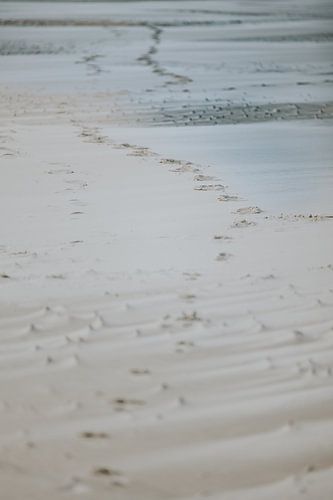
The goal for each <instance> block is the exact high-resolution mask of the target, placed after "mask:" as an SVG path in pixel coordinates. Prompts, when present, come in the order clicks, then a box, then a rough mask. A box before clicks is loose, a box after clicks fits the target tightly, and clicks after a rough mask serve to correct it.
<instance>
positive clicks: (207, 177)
mask: <svg viewBox="0 0 333 500" xmlns="http://www.w3.org/2000/svg"><path fill="white" fill-rule="evenodd" d="M193 180H194V181H197V182H204V181H214V180H215V178H214V177H212V176H211V175H203V174H199V175H195V176H194V178H193Z"/></svg>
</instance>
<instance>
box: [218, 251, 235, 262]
mask: <svg viewBox="0 0 333 500" xmlns="http://www.w3.org/2000/svg"><path fill="white" fill-rule="evenodd" d="M230 257H232V255H231V254H230V253H226V252H221V253H219V254H218V256H217V257H216V260H218V261H219V262H223V261H225V260H228V259H230Z"/></svg>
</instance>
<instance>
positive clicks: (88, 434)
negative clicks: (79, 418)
mask: <svg viewBox="0 0 333 500" xmlns="http://www.w3.org/2000/svg"><path fill="white" fill-rule="evenodd" d="M80 437H82V438H84V439H109V438H110V436H109V434H108V433H107V432H94V431H83V432H81V434H80Z"/></svg>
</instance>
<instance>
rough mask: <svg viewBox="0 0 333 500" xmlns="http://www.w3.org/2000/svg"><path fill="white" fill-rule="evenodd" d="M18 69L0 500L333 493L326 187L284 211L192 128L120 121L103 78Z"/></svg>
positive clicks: (4, 235)
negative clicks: (39, 80)
mask: <svg viewBox="0 0 333 500" xmlns="http://www.w3.org/2000/svg"><path fill="white" fill-rule="evenodd" d="M175 3H177V2H175ZM184 3H186V2H184ZM191 3H192V2H191ZM193 3H194V2H193ZM209 3H210V4H213V3H215V4H216V2H209ZM296 3H297V2H296ZM170 4H172V2H171V3H168V2H161V6H162V7H161V8H164V9H165V8H166V5H168V8H169V9H170V10H172V6H170ZM179 4H180V2H179ZM182 4H183V2H182ZM207 4H208V2H207ZM26 5H28V4H26ZM57 5H59V4H57ZM103 5H104V4H103ZM124 5H126V4H124ZM124 5H122V6H121V9H123V10H124V9H125V10H124V12H126V7H124ZM254 5H255V4H254ZM163 6H164V7H163ZM10 8H12V7H7V9H10ZM24 8H25V9H28V7H26V6H25V7H24ZM54 8H55V7H54ZM57 8H59V7H57ZM87 8H88V7H87ZM101 8H102V7H101ZM103 8H104V7H103ZM110 8H111V7H110ZM118 8H119V9H120V7H119V6H118ZM27 15H28V14H26V16H27ZM26 16H25V17H26ZM22 29H25V28H22ZM124 29H127V28H124ZM135 29H136V28H135ZM119 36H121V35H119ZM18 57H21V56H18ZM36 57H37V56H36ZM6 64H8V66H7V70H6V73H5V75H6V85H2V87H1V104H2V106H1V109H2V111H1V115H0V118H1V131H0V137H1V183H0V226H1V241H0V339H1V346H0V362H1V371H0V450H1V458H0V483H1V497H2V498H4V499H5V500H21V499H22V498H24V499H26V500H45V498H48V499H49V500H58V499H67V498H83V499H87V500H104V499H105V500H110V499H112V500H118V499H119V500H125V499H126V500H159V499H161V500H167V499H178V500H185V499H186V500H192V499H201V498H211V499H213V500H218V499H219V500H220V499H223V500H229V499H230V500H243V499H244V500H245V499H246V500H248V499H253V500H268V499H270V500H271V499H276V500H281V499H288V500H289V499H290V500H293V499H307V500H314V499H316V500H330V499H331V495H332V489H333V475H332V467H333V420H332V415H333V388H332V381H333V355H332V344H333V286H332V280H333V261H332V249H333V230H332V224H333V219H332V218H331V217H332V215H333V214H332V213H329V212H328V211H327V193H328V190H329V188H328V186H327V185H326V187H325V190H324V192H325V203H323V208H325V210H323V211H320V210H318V212H317V214H313V213H311V214H310V213H309V211H308V210H306V209H304V210H303V211H302V212H301V213H300V212H299V211H297V212H295V211H293V210H291V209H288V210H286V211H285V210H284V206H283V203H282V205H281V210H280V211H274V210H271V209H270V208H269V207H267V206H264V205H261V203H260V202H261V201H262V200H261V199H260V200H255V199H252V198H251V199H249V198H248V197H247V196H246V195H245V194H244V193H242V192H240V191H238V190H237V188H236V189H235V188H234V186H233V185H229V186H225V184H226V182H225V179H224V178H223V175H222V173H223V170H216V169H213V168H208V167H207V165H206V163H205V162H203V161H202V159H201V158H200V161H199V159H196V158H192V157H191V158H190V157H189V158H186V159H184V158H183V155H181V154H180V156H179V157H181V158H182V159H181V160H179V159H178V158H179V157H177V156H176V155H175V153H174V151H175V150H177V151H180V153H181V151H182V144H185V143H182V141H183V135H182V134H183V132H181V131H180V132H179V136H178V142H177V137H173V139H172V140H173V144H172V146H171V145H170V155H168V154H166V153H167V152H168V151H167V150H165V151H164V148H167V145H166V146H165V143H164V145H163V148H162V147H161V150H158V149H159V148H158V144H162V143H163V140H164V139H163V137H165V136H164V135H163V134H164V133H165V130H164V129H155V132H154V134H155V137H154V138H152V139H151V142H152V144H151V145H150V144H149V140H148V139H147V140H144V133H145V132H143V131H142V130H140V131H139V129H132V130H131V131H129V130H127V131H126V130H123V131H120V130H119V131H118V132H117V133H116V131H115V130H113V129H112V128H110V126H111V125H112V124H111V123H109V124H108V126H109V128H107V127H105V123H106V121H107V120H106V118H105V114H104V110H105V108H106V107H107V106H108V105H109V104H110V94H107V95H106V94H104V93H102V94H99V93H98V92H97V91H96V92H95V91H94V92H93V89H94V88H95V87H94V83H93V82H91V85H92V90H91V95H90V96H89V94H88V93H87V94H86V95H84V96H83V95H82V94H79V93H78V94H77V95H73V94H75V92H73V87H71V86H70V84H69V83H68V82H67V83H66V85H67V87H66V88H67V90H66V91H65V90H64V88H62V89H61V92H60V91H59V92H57V91H56V90H55V89H53V88H52V82H50V87H48V84H46V83H45V82H44V83H43V85H44V89H43V91H42V92H38V91H37V90H36V89H35V90H34V87H33V85H32V87H31V88H28V86H26V85H24V86H21V87H20V86H19V85H17V82H16V86H14V85H13V88H10V85H9V83H8V82H10V79H11V78H12V77H13V75H11V74H10V71H9V65H12V67H13V68H14V69H15V71H22V69H21V68H18V67H16V66H15V65H16V64H18V65H19V66H20V61H17V60H16V61H15V60H14V58H12V59H11V60H10V59H8V61H7V62H6ZM73 67H74V70H73V72H74V71H75V68H76V67H77V66H73ZM146 70H147V72H149V68H146ZM40 71H41V73H42V72H43V70H42V68H41V69H40ZM14 73H15V72H14ZM15 74H17V73H15ZM73 74H74V73H71V75H73ZM129 75H130V73H129ZM144 78H147V79H149V78H151V76H149V77H148V76H145V77H143V80H140V82H141V83H142V82H143V81H144ZM152 78H153V79H154V78H155V76H154V77H152ZM50 79H52V75H51V76H50ZM119 81H120V80H119ZM89 82H90V80H89V78H88V79H87V80H84V82H83V84H84V85H87V87H88V86H89V85H90V83H89ZM126 82H127V80H126ZM141 83H140V84H141ZM83 84H82V85H83ZM150 84H153V80H151V81H150ZM128 85H130V83H128ZM95 90H96V89H95ZM85 91H86V92H88V91H87V89H85ZM165 92H166V94H167V91H165ZM177 95H178V94H177ZM178 97H179V96H178ZM289 126H291V125H289ZM235 127H237V125H235ZM295 127H298V125H297V122H295ZM112 130H113V132H112ZM158 130H160V134H162V135H161V137H160V138H159V137H158ZM123 135H125V139H126V137H127V141H126V140H125V139H124V140H122V139H120V138H122V136H123ZM235 135H236V134H235ZM207 136H210V132H209V128H208V129H207ZM193 137H194V138H195V134H194V135H193V136H192V138H193ZM135 138H136V139H137V140H136V141H135ZM192 140H197V139H192ZM232 140H233V141H234V142H233V144H234V147H239V150H240V153H239V155H240V157H241V156H242V151H243V158H244V162H245V163H246V161H247V160H248V158H247V150H246V148H244V147H243V146H242V141H241V140H238V139H237V137H235V138H233V139H232ZM228 141H230V144H231V139H230V137H229V136H228ZM237 141H238V142H237ZM153 144H155V145H156V149H155V151H154V148H153ZM146 146H151V149H149V148H148V147H146ZM242 147H243V149H242ZM265 147H266V149H267V144H266V145H265ZM186 148H187V147H185V145H184V147H183V151H184V155H185V156H186V154H187V153H186V151H189V149H186ZM190 150H191V151H194V149H193V148H192V149H191V148H190ZM318 154H320V152H318ZM203 159H204V158H203ZM326 167H327V165H326V164H325V168H326ZM212 171H214V172H213V173H212ZM219 172H220V173H221V175H220V174H219ZM226 172H227V170H226ZM279 175H280V177H279V178H281V176H282V177H283V175H282V174H281V173H280V174H279ZM325 179H326V181H327V183H328V182H329V181H330V179H331V177H330V175H327V177H325ZM259 180H260V176H259V175H258V182H259ZM285 182H288V180H287V181H285ZM237 187H239V186H237ZM258 192H259V191H258ZM252 193H253V192H252ZM276 196H277V195H276ZM275 203H276V204H278V198H277V197H276V199H275ZM316 203H318V200H317V199H316ZM257 205H259V207H257ZM280 212H283V213H282V214H281V215H280Z"/></svg>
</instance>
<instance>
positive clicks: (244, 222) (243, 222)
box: [231, 219, 257, 228]
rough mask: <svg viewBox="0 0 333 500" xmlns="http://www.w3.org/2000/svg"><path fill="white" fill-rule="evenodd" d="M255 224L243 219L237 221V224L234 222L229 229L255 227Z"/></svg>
mask: <svg viewBox="0 0 333 500" xmlns="http://www.w3.org/2000/svg"><path fill="white" fill-rule="evenodd" d="M256 225H257V223H256V222H253V221H248V220H246V219H243V220H240V221H237V222H234V224H232V226H231V227H234V228H241V227H250V226H256Z"/></svg>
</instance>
